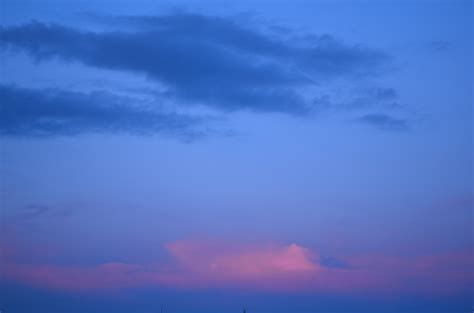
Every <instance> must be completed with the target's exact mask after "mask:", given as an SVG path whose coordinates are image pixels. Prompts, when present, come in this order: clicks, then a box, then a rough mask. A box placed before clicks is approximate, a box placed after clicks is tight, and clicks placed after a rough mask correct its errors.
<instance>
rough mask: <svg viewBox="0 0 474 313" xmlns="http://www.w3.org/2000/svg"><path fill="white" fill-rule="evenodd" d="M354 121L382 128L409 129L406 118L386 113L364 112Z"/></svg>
mask: <svg viewBox="0 0 474 313" xmlns="http://www.w3.org/2000/svg"><path fill="white" fill-rule="evenodd" d="M356 121H357V122H360V123H364V124H367V125H370V126H373V127H376V128H379V129H383V130H397V131H405V130H408V129H409V121H408V120H407V119H403V118H396V117H393V116H391V115H388V114H366V115H363V116H361V117H359V118H357V119H356Z"/></svg>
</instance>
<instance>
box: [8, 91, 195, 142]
mask: <svg viewBox="0 0 474 313" xmlns="http://www.w3.org/2000/svg"><path fill="white" fill-rule="evenodd" d="M0 99H1V100H2V101H1V102H0V112H1V114H0V134H1V135H4V136H24V137H48V136H58V135H66V136H71V135H78V134H83V133H97V132H106V133H130V134H154V133H163V134H168V135H172V136H177V137H179V138H183V139H190V138H193V137H194V136H197V135H199V133H198V131H197V129H196V127H197V126H198V124H199V122H200V120H199V119H198V118H195V117H190V116H186V115H180V114H176V113H168V112H161V111H159V110H156V108H154V109H151V108H148V107H147V106H146V105H145V104H146V103H142V102H143V101H141V100H137V99H134V98H130V97H124V96H118V95H114V94H112V93H109V92H103V91H97V92H91V93H82V92H72V91H64V90H59V89H27V88H21V87H16V86H8V85H0Z"/></svg>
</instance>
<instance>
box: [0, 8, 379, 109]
mask: <svg viewBox="0 0 474 313" xmlns="http://www.w3.org/2000/svg"><path fill="white" fill-rule="evenodd" d="M103 22H104V23H108V26H112V27H116V29H114V30H107V31H102V32H92V31H85V30H79V29H74V28H69V27H65V26H61V25H57V24H44V23H40V22H32V23H29V24H24V25H21V26H16V27H2V28H1V29H0V38H1V39H0V43H1V44H0V45H1V46H2V47H4V48H5V47H10V48H16V49H21V50H23V51H26V52H27V53H28V54H30V55H31V56H33V57H34V58H36V59H38V60H43V59H49V58H53V57H55V58H61V59H63V60H66V61H79V62H81V63H83V64H86V65H88V66H93V67H98V68H106V69H114V70H122V71H129V72H134V73H140V74H144V75H146V76H147V77H148V78H149V79H152V80H155V81H158V82H160V83H161V84H164V85H165V86H166V87H167V88H168V93H167V95H168V96H169V97H172V98H173V99H179V100H181V102H186V103H191V104H201V105H205V106H208V107H212V108H215V109H219V110H222V111H237V110H249V111H256V112H280V113H286V114H291V115H307V114H309V113H310V112H312V110H313V107H312V104H311V103H312V102H311V101H307V100H306V99H307V98H308V96H309V97H310V98H311V97H313V96H317V95H313V96H311V95H308V94H307V92H306V94H305V93H304V92H302V89H303V88H306V87H308V86H313V85H315V84H317V85H320V84H321V83H325V82H327V81H328V80H331V79H333V78H355V77H361V76H365V75H375V74H377V73H378V72H380V71H381V70H382V69H383V67H384V66H385V65H386V64H387V60H388V57H387V55H386V54H385V53H383V52H380V51H377V50H373V49H369V48H367V47H364V46H361V45H348V44H345V43H343V42H341V41H339V40H337V39H335V38H333V37H332V36H329V35H322V36H316V35H301V34H292V35H290V36H288V35H285V36H282V35H277V34H275V33H270V32H264V31H257V30H255V29H252V28H251V27H247V26H243V25H242V23H239V22H238V21H236V20H234V19H230V18H222V17H212V16H205V15H197V14H183V13H178V14H170V15H164V16H129V17H112V18H108V19H104V20H103Z"/></svg>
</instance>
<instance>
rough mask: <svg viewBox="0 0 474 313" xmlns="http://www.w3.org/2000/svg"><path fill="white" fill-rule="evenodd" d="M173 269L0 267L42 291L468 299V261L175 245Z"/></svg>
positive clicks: (455, 256) (466, 257) (171, 247)
mask: <svg viewBox="0 0 474 313" xmlns="http://www.w3.org/2000/svg"><path fill="white" fill-rule="evenodd" d="M165 249H166V250H167V252H168V253H169V255H170V257H171V260H172V261H171V262H167V263H148V264H126V263H112V262H111V263H104V264H99V265H94V266H79V265H75V266H67V265H51V264H48V265H38V264H18V263H15V262H9V261H8V259H7V260H5V262H4V266H3V270H2V271H3V277H5V278H6V279H7V280H8V281H13V282H16V283H21V284H26V285H30V286H35V287H39V288H49V289H59V290H65V291H70V292H78V291H81V292H89V291H100V290H102V291H107V290H121V289H125V288H135V287H153V286H161V287H170V288H184V289H203V288H236V289H245V290H254V291H270V292H271V291H274V292H308V293H311V292H313V293H337V294H343V293H344V294H354V293H361V294H364V293H375V294H386V295H389V294H391V293H395V292H396V293H400V292H404V293H424V294H457V293H465V292H469V290H470V288H471V286H472V282H473V278H474V275H473V268H472V255H471V254H470V252H469V251H468V252H460V253H452V254H443V255H435V256H425V257H412V258H408V257H405V258H402V257H393V258H390V257H385V256H377V255H365V256H357V257H350V258H346V259H344V262H345V264H347V266H344V267H328V266H325V265H323V262H322V261H321V258H320V256H319V255H318V253H316V252H314V251H311V250H310V249H307V248H304V247H302V246H300V245H297V244H290V245H253V246H246V245H237V244H229V243H215V242H214V243H210V242H204V241H178V242H173V243H169V244H166V245H165Z"/></svg>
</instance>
